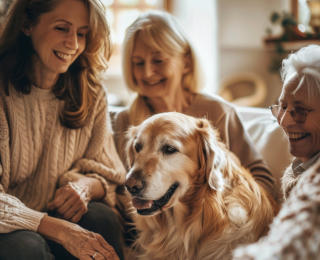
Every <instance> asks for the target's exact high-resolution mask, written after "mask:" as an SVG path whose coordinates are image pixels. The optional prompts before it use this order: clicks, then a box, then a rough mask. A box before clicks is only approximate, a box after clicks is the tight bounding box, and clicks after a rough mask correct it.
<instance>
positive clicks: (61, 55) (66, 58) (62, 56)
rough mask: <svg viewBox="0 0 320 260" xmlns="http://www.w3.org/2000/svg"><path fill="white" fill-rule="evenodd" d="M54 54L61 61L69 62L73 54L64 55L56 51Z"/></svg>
mask: <svg viewBox="0 0 320 260" xmlns="http://www.w3.org/2000/svg"><path fill="white" fill-rule="evenodd" d="M54 54H55V55H56V56H57V57H58V58H59V59H61V60H64V61H66V60H68V59H70V58H71V56H72V55H71V54H66V53H63V52H60V51H54Z"/></svg>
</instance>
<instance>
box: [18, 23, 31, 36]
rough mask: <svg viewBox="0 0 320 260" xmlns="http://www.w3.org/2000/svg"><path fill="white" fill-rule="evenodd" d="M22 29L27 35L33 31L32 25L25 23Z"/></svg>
mask: <svg viewBox="0 0 320 260" xmlns="http://www.w3.org/2000/svg"><path fill="white" fill-rule="evenodd" d="M21 31H22V32H23V33H24V34H25V35H26V36H30V34H31V32H32V26H30V25H24V26H23V27H22V29H21Z"/></svg>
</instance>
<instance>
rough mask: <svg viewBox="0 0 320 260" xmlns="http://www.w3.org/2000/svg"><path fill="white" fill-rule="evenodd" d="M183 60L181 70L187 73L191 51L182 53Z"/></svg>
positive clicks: (189, 66)
mask: <svg viewBox="0 0 320 260" xmlns="http://www.w3.org/2000/svg"><path fill="white" fill-rule="evenodd" d="M183 61H184V69H183V72H184V74H186V73H189V72H190V71H191V69H192V59H191V53H190V52H188V53H186V54H185V55H184V57H183Z"/></svg>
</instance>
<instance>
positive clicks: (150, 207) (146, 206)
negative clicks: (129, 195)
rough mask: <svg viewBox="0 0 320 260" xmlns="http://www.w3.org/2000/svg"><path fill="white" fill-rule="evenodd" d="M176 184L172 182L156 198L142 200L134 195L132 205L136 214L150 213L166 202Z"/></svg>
mask: <svg viewBox="0 0 320 260" xmlns="http://www.w3.org/2000/svg"><path fill="white" fill-rule="evenodd" d="M178 186H179V183H177V182H176V183H174V184H172V185H171V186H170V188H169V189H168V190H167V192H166V193H165V194H164V195H163V196H162V197H161V198H160V199H158V200H143V199H140V198H137V197H135V198H133V199H132V203H133V206H134V207H135V208H136V209H137V212H138V214H140V215H151V214H152V213H153V212H155V211H157V210H159V209H161V208H162V207H163V206H165V205H166V204H167V203H168V201H169V200H170V199H171V197H172V195H173V194H174V192H175V191H176V189H177V188H178Z"/></svg>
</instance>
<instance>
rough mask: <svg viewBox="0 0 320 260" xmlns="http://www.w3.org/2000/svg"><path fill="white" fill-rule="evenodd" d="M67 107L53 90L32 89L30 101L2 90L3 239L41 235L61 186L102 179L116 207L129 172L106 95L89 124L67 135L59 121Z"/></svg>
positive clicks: (0, 184)
mask: <svg viewBox="0 0 320 260" xmlns="http://www.w3.org/2000/svg"><path fill="white" fill-rule="evenodd" d="M63 104H64V101H62V100H58V99H57V98H56V97H55V96H54V94H53V93H52V91H51V90H45V89H39V88H35V87H32V89H31V93H30V94H29V95H22V94H20V93H17V92H16V91H15V90H14V89H13V88H11V89H10V95H9V96H6V95H5V93H4V91H3V89H0V233H7V232H11V231H13V230H17V229H28V230H34V231H36V230H37V228H38V225H39V223H40V220H41V218H42V217H43V215H44V213H41V212H45V211H46V207H47V204H48V202H49V201H50V200H51V199H52V198H53V196H54V193H55V190H56V188H57V185H58V182H61V181H64V182H66V181H68V180H69V179H72V178H74V176H76V177H77V178H79V177H81V176H82V174H86V175H89V176H92V177H94V178H98V179H99V180H100V181H101V182H102V184H103V185H104V187H105V190H106V197H105V201H106V202H107V203H108V204H109V205H110V206H113V205H114V204H115V186H116V184H123V183H124V180H125V169H124V167H123V165H122V163H121V161H120V159H119V157H118V155H117V152H116V149H115V146H114V141H113V136H112V132H111V125H110V119H109V117H108V118H107V104H106V101H105V92H104V91H103V90H102V89H100V90H98V93H97V97H96V99H95V104H94V108H93V110H92V112H91V114H90V118H89V122H88V124H87V125H86V126H85V127H83V128H81V129H76V130H74V129H68V128H65V127H63V126H62V125H61V124H60V121H59V111H61V109H62V107H63Z"/></svg>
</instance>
